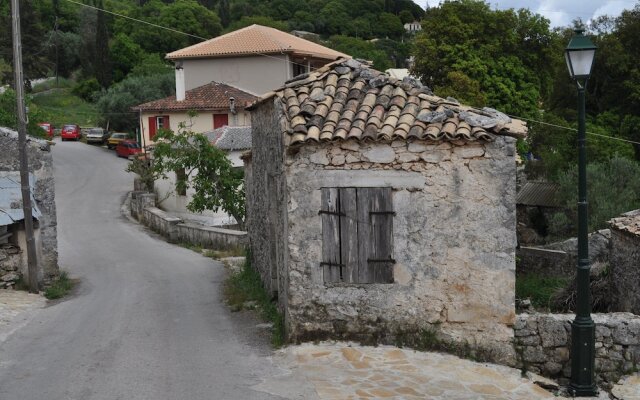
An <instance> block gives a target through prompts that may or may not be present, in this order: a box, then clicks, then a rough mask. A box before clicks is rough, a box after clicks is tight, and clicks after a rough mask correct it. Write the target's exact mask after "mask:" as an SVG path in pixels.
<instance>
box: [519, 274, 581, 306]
mask: <svg viewBox="0 0 640 400" xmlns="http://www.w3.org/2000/svg"><path fill="white" fill-rule="evenodd" d="M568 283H569V280H568V279H566V278H554V277H544V276H539V275H533V274H530V275H517V276H516V298H518V299H530V300H531V304H532V305H533V306H534V307H535V308H538V309H549V308H550V306H551V299H552V297H553V295H554V294H556V293H558V292H559V291H560V290H562V289H563V288H565V287H566V286H567V284H568Z"/></svg>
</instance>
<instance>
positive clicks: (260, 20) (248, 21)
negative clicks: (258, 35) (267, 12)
mask: <svg viewBox="0 0 640 400" xmlns="http://www.w3.org/2000/svg"><path fill="white" fill-rule="evenodd" d="M253 24H258V25H262V26H269V27H271V28H275V29H278V30H281V31H284V32H286V31H287V30H288V29H289V26H288V25H287V23H286V22H282V21H276V20H274V19H272V18H271V17H265V16H262V15H258V16H255V17H242V18H240V20H239V21H236V22H233V23H231V25H229V27H228V28H227V31H228V32H232V31H235V30H238V29H241V28H244V27H246V26H250V25H253Z"/></svg>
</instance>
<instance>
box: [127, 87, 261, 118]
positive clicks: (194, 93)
mask: <svg viewBox="0 0 640 400" xmlns="http://www.w3.org/2000/svg"><path fill="white" fill-rule="evenodd" d="M231 97H233V98H234V99H235V107H236V108H237V109H238V110H242V109H244V108H245V107H246V106H247V104H249V103H251V102H254V101H255V100H256V99H257V98H258V97H256V96H254V95H252V94H250V93H247V92H245V91H243V90H240V89H238V88H235V87H233V86H229V85H225V84H224V83H218V82H211V83H208V84H206V85H203V86H199V87H197V88H194V89H191V90H187V91H186V93H185V99H184V100H183V101H177V100H176V96H175V95H174V96H169V97H165V98H164V99H160V100H154V101H150V102H148V103H144V104H140V105H137V106H135V107H133V109H134V110H136V111H137V110H141V111H191V110H193V111H208V110H228V109H229V107H230V106H231V103H230V101H229V99H230V98H231Z"/></svg>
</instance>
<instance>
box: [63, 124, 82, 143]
mask: <svg viewBox="0 0 640 400" xmlns="http://www.w3.org/2000/svg"><path fill="white" fill-rule="evenodd" d="M60 138H61V139H62V141H65V140H67V139H71V140H80V127H79V126H78V125H75V124H69V125H65V126H63V127H62V130H61V131H60Z"/></svg>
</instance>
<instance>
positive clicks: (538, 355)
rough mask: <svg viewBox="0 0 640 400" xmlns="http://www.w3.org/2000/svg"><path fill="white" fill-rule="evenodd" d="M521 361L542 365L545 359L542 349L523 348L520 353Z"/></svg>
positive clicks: (537, 347) (538, 347)
mask: <svg viewBox="0 0 640 400" xmlns="http://www.w3.org/2000/svg"><path fill="white" fill-rule="evenodd" d="M522 359H523V360H524V361H526V362H529V363H542V362H544V361H545V360H546V359H547V356H546V355H545V353H544V349H543V348H542V347H540V346H536V347H525V348H524V351H523V352H522Z"/></svg>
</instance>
